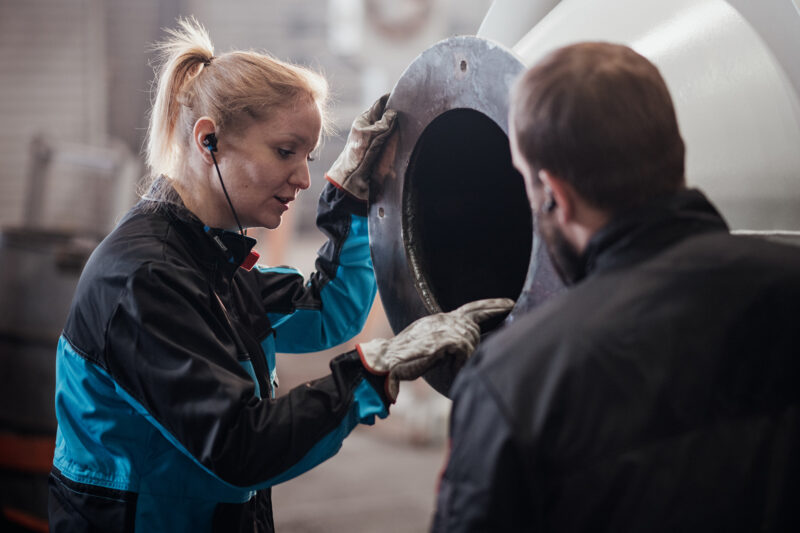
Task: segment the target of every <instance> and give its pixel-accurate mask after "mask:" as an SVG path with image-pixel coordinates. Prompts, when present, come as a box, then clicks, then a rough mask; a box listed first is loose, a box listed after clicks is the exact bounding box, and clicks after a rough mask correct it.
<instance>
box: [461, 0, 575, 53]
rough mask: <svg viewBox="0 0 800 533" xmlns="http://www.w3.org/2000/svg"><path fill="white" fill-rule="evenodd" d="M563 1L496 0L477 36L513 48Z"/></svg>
mask: <svg viewBox="0 0 800 533" xmlns="http://www.w3.org/2000/svg"><path fill="white" fill-rule="evenodd" d="M560 1H561V0H528V1H524V2H520V1H519V0H495V1H494V2H493V3H492V5H491V6H490V7H489V11H487V12H486V17H484V19H483V22H481V27H480V28H479V29H478V33H477V36H478V37H483V38H484V39H491V40H493V41H496V42H498V43H500V44H502V45H503V46H506V47H508V48H511V47H512V46H514V44H515V43H516V42H517V41H519V40H520V39H521V38H522V37H523V36H524V35H525V34H526V33H528V31H529V30H530V29H531V28H532V27H533V26H535V25H536V24H537V23H538V22H539V21H540V20H542V18H543V17H544V16H545V15H547V14H548V13H549V12H550V10H551V9H553V7H555V5H556V4H558V3H559V2H560Z"/></svg>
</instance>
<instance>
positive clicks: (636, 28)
mask: <svg viewBox="0 0 800 533" xmlns="http://www.w3.org/2000/svg"><path fill="white" fill-rule="evenodd" d="M512 3H513V2H509V3H508V7H507V9H509V10H513V6H511V5H510V4H512ZM522 3H524V2H522ZM517 4H518V5H519V4H520V3H519V2H518V3H517ZM764 5H765V6H766V4H764ZM763 9H766V7H764V8H763ZM487 16H488V15H487ZM798 16H800V14H799V15H798ZM587 40H601V41H611V42H619V43H624V44H628V45H630V46H631V47H632V48H634V49H635V50H637V51H638V52H640V53H641V54H642V55H644V56H646V57H648V59H650V60H651V61H653V62H654V63H655V64H656V65H657V66H658V67H659V69H660V70H661V72H662V74H663V76H664V78H665V79H666V81H667V85H668V86H669V88H670V91H671V93H672V96H673V99H674V101H675V106H676V109H677V114H678V121H679V123H680V127H681V132H682V134H683V137H684V140H685V141H686V145H687V180H688V181H689V183H690V184H691V185H694V186H699V187H700V188H702V189H703V190H705V191H706V192H707V193H708V194H709V195H710V196H711V198H712V200H714V202H715V203H716V204H717V205H718V206H719V207H720V208H721V209H722V211H723V213H724V215H725V216H726V218H727V219H728V220H729V222H730V223H731V225H732V226H733V227H735V228H751V229H771V228H792V229H798V228H800V103H798V96H797V94H796V92H795V91H794V89H793V87H792V84H791V83H790V82H789V79H788V78H787V74H786V71H785V70H784V68H783V67H782V66H781V64H780V63H779V62H778V61H777V60H776V57H775V55H774V54H773V53H772V52H771V50H770V49H769V48H768V46H767V45H766V44H765V42H764V41H763V40H762V39H761V37H760V36H759V35H758V33H756V31H755V30H754V29H753V27H752V26H751V25H750V23H749V22H748V20H746V19H745V18H744V17H743V16H742V15H741V14H740V13H739V11H737V10H735V9H734V8H733V7H731V5H729V4H728V3H727V2H725V1H723V0H671V1H670V2H663V1H661V0H603V1H598V0H562V2H560V3H559V4H558V5H557V6H556V7H555V8H553V10H552V11H550V13H549V14H548V15H547V16H546V17H544V18H543V19H542V20H541V22H539V23H538V24H537V25H536V26H534V27H533V28H532V29H531V30H530V31H529V32H528V33H527V34H526V35H525V36H524V37H523V38H522V39H520V41H519V42H518V43H517V44H516V45H515V46H514V51H515V52H516V53H517V54H518V55H519V56H520V58H521V59H522V60H523V62H525V63H526V64H527V65H532V64H534V63H535V62H537V61H538V60H539V59H541V58H542V57H543V56H544V55H545V54H547V53H548V52H550V51H552V50H554V49H555V48H558V47H560V46H563V45H567V44H570V43H574V42H579V41H587ZM799 56H800V50H798V51H797V55H795V57H799Z"/></svg>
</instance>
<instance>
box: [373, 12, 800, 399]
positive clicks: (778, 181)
mask: <svg viewBox="0 0 800 533" xmlns="http://www.w3.org/2000/svg"><path fill="white" fill-rule="evenodd" d="M580 41H610V42H618V43H623V44H627V45H629V46H631V47H632V48H633V49H635V50H636V51H637V52H639V53H641V54H642V55H644V56H645V57H647V58H648V59H650V60H651V61H652V62H653V63H655V64H656V65H657V66H658V68H659V69H660V71H661V73H662V75H663V76H664V78H665V80H666V83H667V85H668V87H669V89H670V92H671V94H672V97H673V101H674V103H675V107H676V110H677V116H678V122H679V125H680V128H681V133H682V135H683V138H684V141H685V142H686V147H687V161H686V176H687V181H688V183H689V185H690V186H695V187H699V188H701V189H703V190H704V191H705V192H706V193H707V194H708V195H709V197H710V198H711V200H712V201H713V202H714V203H715V204H716V205H717V206H718V207H719V208H720V210H721V211H722V213H723V215H724V216H725V218H726V219H727V220H728V222H729V224H730V225H731V227H732V229H734V230H775V229H781V230H798V229H800V98H799V97H798V95H800V62H798V61H797V60H796V58H797V57H800V0H761V1H760V2H749V1H746V0H729V1H724V0H671V1H670V2H664V1H663V0H562V1H558V0H540V1H521V0H496V1H495V2H494V3H493V4H492V6H491V7H490V9H489V11H488V12H487V14H486V17H485V19H484V21H483V23H482V24H481V27H480V29H479V31H478V33H477V35H476V36H461V37H453V38H451V39H447V40H445V41H442V42H439V43H437V44H435V45H434V46H432V47H431V48H429V49H428V50H426V51H424V52H423V53H422V54H421V55H420V56H419V57H418V58H417V59H416V60H415V61H414V62H413V63H412V64H411V65H410V66H409V67H408V68H407V69H406V71H405V72H404V73H403V75H402V76H401V77H400V79H399V80H398V82H397V84H396V85H395V87H394V89H393V90H392V93H391V96H390V98H389V102H388V104H387V105H388V107H389V108H392V109H395V110H397V111H398V133H397V135H396V136H395V137H394V138H393V139H392V142H391V143H390V145H389V146H388V147H387V149H386V150H385V152H384V154H383V158H382V161H381V162H380V165H379V168H378V170H377V172H376V176H374V178H373V183H374V184H373V187H372V189H371V198H370V211H369V228H370V246H371V249H372V256H373V264H374V267H375V273H376V277H377V280H378V288H379V291H380V294H381V300H382V302H383V305H384V308H385V309H386V313H387V316H388V318H389V322H390V324H391V326H392V328H393V329H394V330H395V332H397V331H399V330H401V329H402V328H404V327H405V326H407V325H408V324H409V323H411V322H412V321H413V320H415V319H417V318H420V317H422V316H424V315H427V314H430V313H434V312H438V311H449V310H452V309H455V308H456V307H458V305H460V304H462V303H465V302H467V301H470V300H474V299H477V298H485V297H494V296H507V297H511V298H515V299H517V306H516V307H515V308H514V310H513V311H512V313H511V315H510V316H509V318H508V319H507V320H513V319H514V317H515V316H518V315H519V314H521V313H522V312H524V311H526V310H527V309H529V308H531V307H533V306H535V305H537V304H538V303H540V302H541V301H543V300H545V299H547V298H548V297H549V296H550V295H552V294H553V293H555V292H557V291H559V290H561V288H562V287H561V284H560V282H559V280H558V279H557V277H556V276H555V275H554V273H553V270H552V266H551V265H550V263H549V260H548V259H547V257H546V253H545V252H544V247H543V246H541V245H540V243H539V242H538V240H537V239H536V237H535V235H534V233H533V232H532V221H531V213H530V209H529V206H528V201H527V198H526V195H525V189H524V185H523V183H522V178H521V176H520V175H519V174H518V173H517V172H516V171H515V170H514V169H513V167H512V166H511V161H510V153H509V147H508V137H507V136H508V119H507V113H508V92H509V89H510V88H511V86H512V84H513V83H514V81H515V79H516V78H517V76H519V74H520V73H521V72H522V71H523V70H524V69H525V68H527V67H529V66H531V65H533V64H535V63H536V62H537V61H538V60H539V59H541V58H542V57H543V56H545V55H546V54H547V53H548V52H550V51H552V50H554V49H556V48H558V47H561V46H564V45H567V44H570V43H575V42H580ZM454 375H455V372H454V370H453V369H451V368H446V367H441V366H440V367H437V368H434V369H433V370H432V371H431V372H429V373H428V374H427V375H426V376H425V377H426V379H427V380H428V382H429V383H430V384H431V385H432V386H434V388H436V389H437V390H438V391H439V392H442V393H443V394H447V392H448V390H449V387H450V384H451V383H452V380H453V378H454Z"/></svg>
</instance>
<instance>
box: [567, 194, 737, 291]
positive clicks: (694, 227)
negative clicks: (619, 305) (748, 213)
mask: <svg viewBox="0 0 800 533" xmlns="http://www.w3.org/2000/svg"><path fill="white" fill-rule="evenodd" d="M710 231H728V225H727V224H726V223H725V220H724V219H723V218H722V215H720V214H719V212H718V211H717V209H716V208H715V207H714V206H713V205H712V204H711V203H710V202H709V201H708V199H707V198H706V197H705V195H703V193H701V192H700V191H699V190H697V189H683V190H681V191H679V192H677V193H675V194H673V195H670V196H667V197H662V198H659V199H658V200H656V201H654V202H651V203H649V204H647V205H646V206H643V207H641V208H637V209H635V210H632V211H629V212H627V213H624V214H622V215H619V216H617V217H615V218H614V219H613V220H612V221H611V222H610V223H609V224H607V225H606V226H605V227H603V228H602V229H600V230H599V231H598V232H597V233H596V234H595V235H594V236H593V237H592V238H591V239H590V240H589V243H588V245H587V247H586V250H585V251H584V253H583V265H584V269H583V276H581V278H583V277H586V276H591V275H594V274H596V273H599V272H603V271H606V270H610V269H613V268H617V267H621V266H627V265H631V264H633V263H637V262H639V261H642V260H644V259H647V258H648V257H650V256H652V255H653V254H655V253H657V252H659V251H661V250H663V249H665V248H667V247H669V246H671V245H673V244H675V243H677V242H679V241H681V240H683V239H685V238H686V237H689V236H692V235H697V234H700V233H706V232H710Z"/></svg>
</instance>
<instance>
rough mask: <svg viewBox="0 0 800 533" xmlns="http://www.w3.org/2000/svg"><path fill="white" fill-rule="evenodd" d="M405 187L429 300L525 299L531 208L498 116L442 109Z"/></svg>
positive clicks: (449, 304)
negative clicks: (520, 296)
mask: <svg viewBox="0 0 800 533" xmlns="http://www.w3.org/2000/svg"><path fill="white" fill-rule="evenodd" d="M405 191H406V192H405V198H404V202H403V203H404V205H403V208H404V209H403V211H404V217H403V218H404V220H403V226H404V235H405V244H406V248H407V251H408V255H409V257H410V259H411V263H412V269H413V270H414V277H415V281H416V282H417V284H418V289H419V290H420V293H421V294H422V295H423V300H427V302H426V303H427V304H428V305H429V306H430V304H431V303H432V302H431V300H432V301H433V302H435V303H437V304H438V305H439V307H440V308H441V309H442V310H443V311H451V310H453V309H455V308H457V307H458V306H460V305H462V304H464V303H466V302H470V301H472V300H478V299H481V298H493V297H508V298H513V299H517V297H518V296H519V294H520V292H521V291H522V287H523V284H524V283H525V277H526V274H527V271H528V264H529V262H530V255H531V241H532V219H531V211H530V207H529V204H528V198H527V196H526V194H525V186H524V183H523V180H522V176H521V175H520V174H519V173H518V172H517V171H516V169H514V167H513V166H512V164H511V153H510V150H509V144H508V138H507V137H506V134H505V133H504V132H503V130H502V129H501V128H500V127H499V126H498V125H497V124H495V122H494V121H492V120H491V119H489V118H488V117H487V116H486V115H484V114H483V113H480V112H478V111H474V110H472V109H453V110H450V111H447V112H445V113H442V114H441V115H439V116H438V117H437V118H436V119H435V120H433V122H431V123H430V124H429V125H428V127H427V128H426V129H425V131H424V132H423V133H422V135H421V136H420V138H419V141H418V142H417V145H416V147H415V149H414V153H413V154H412V156H411V161H410V164H409V170H408V173H407V174H406V184H405Z"/></svg>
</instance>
